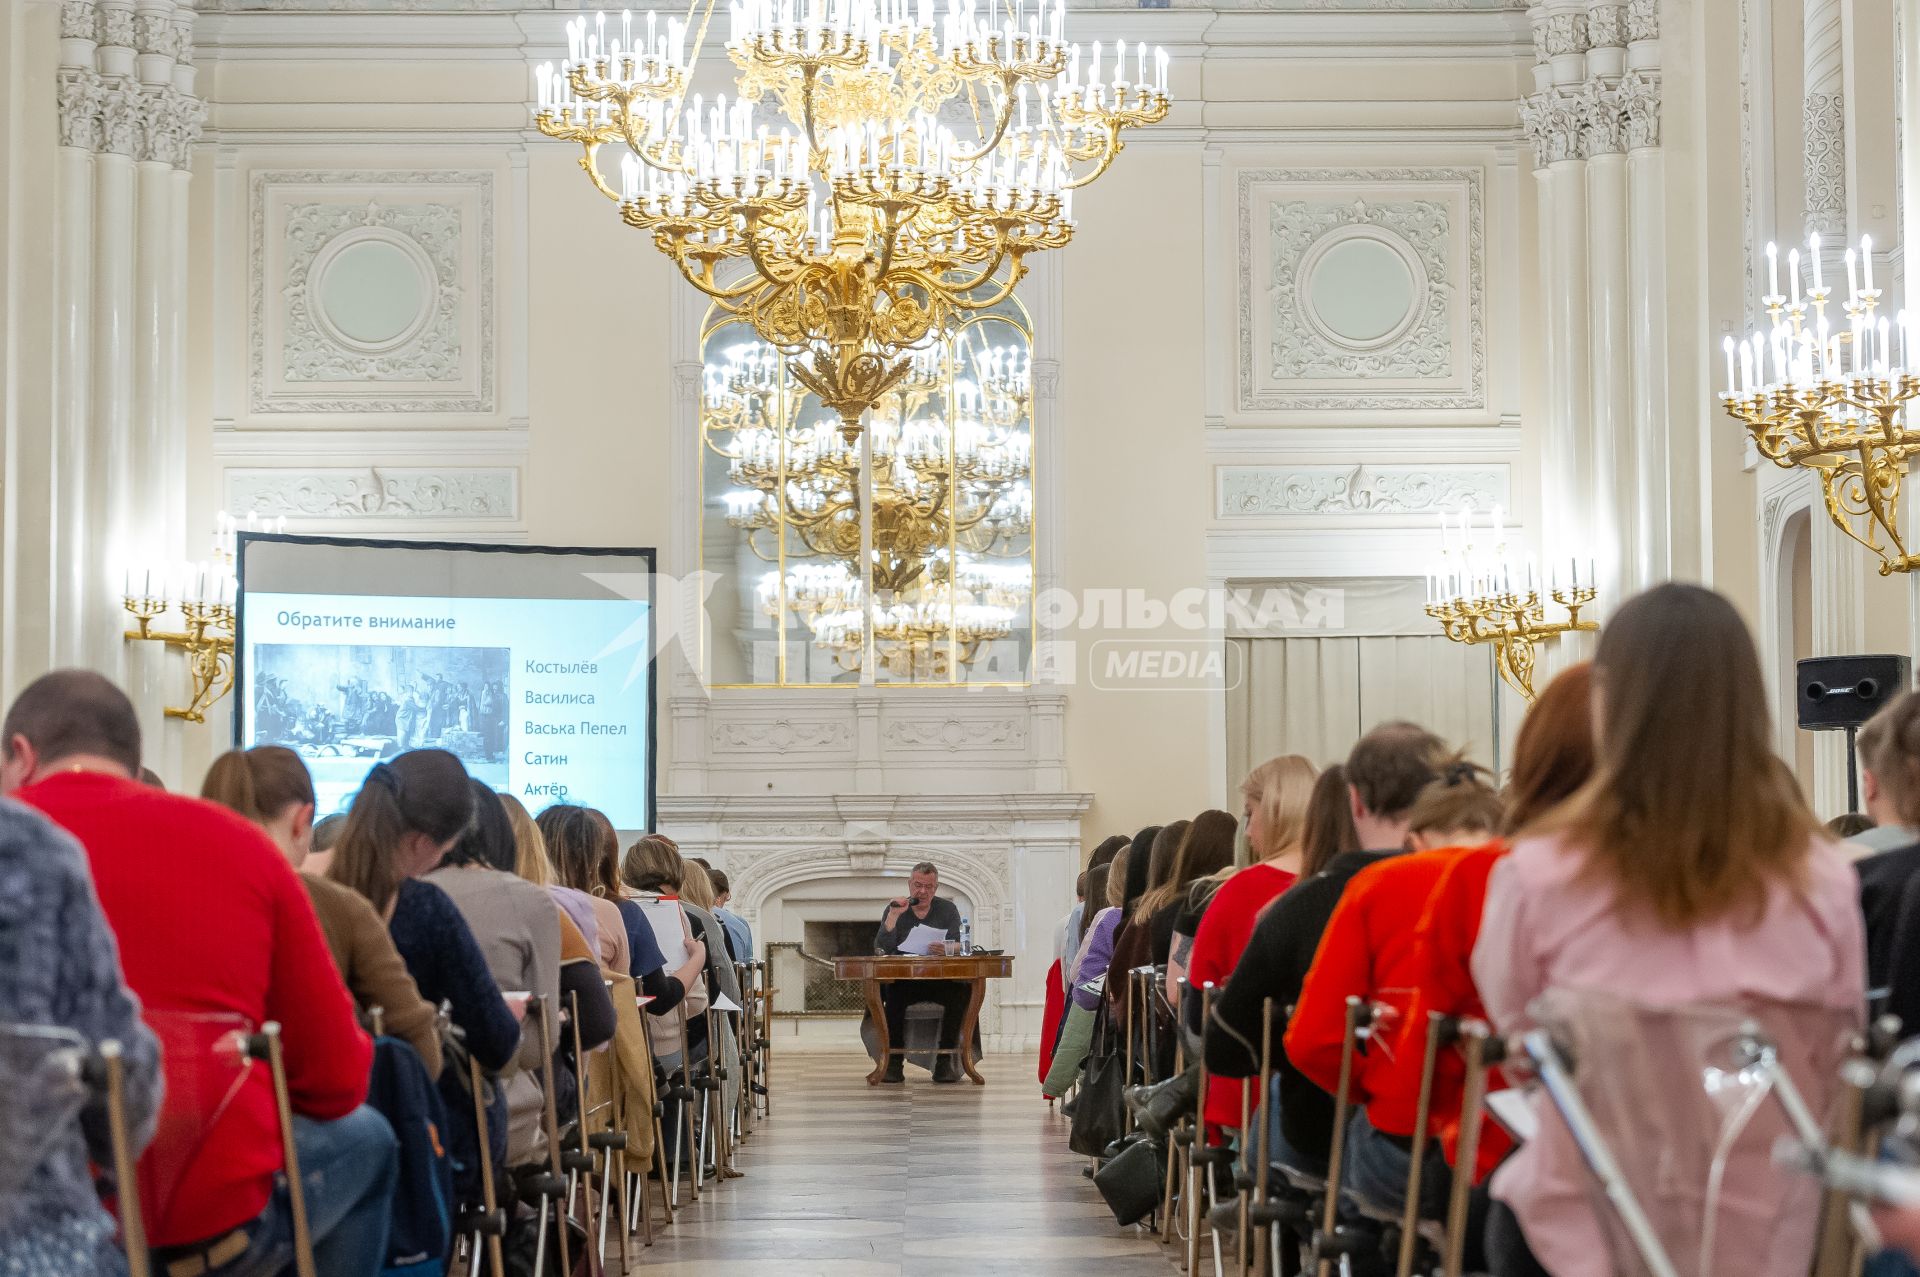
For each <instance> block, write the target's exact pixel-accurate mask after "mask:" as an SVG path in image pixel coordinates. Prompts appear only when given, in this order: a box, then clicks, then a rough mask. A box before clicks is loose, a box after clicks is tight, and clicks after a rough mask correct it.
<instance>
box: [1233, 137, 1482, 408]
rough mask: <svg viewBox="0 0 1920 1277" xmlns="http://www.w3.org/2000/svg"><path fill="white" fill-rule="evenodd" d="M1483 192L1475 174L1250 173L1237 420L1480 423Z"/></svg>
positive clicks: (1242, 224) (1243, 195)
mask: <svg viewBox="0 0 1920 1277" xmlns="http://www.w3.org/2000/svg"><path fill="white" fill-rule="evenodd" d="M1483 185H1484V174H1483V172H1482V170H1480V169H1477V168H1378V169H1262V168H1249V169H1243V170H1241V171H1240V172H1239V175H1238V182H1237V187H1236V189H1237V203H1236V220H1237V232H1238V236H1237V238H1238V248H1239V260H1238V267H1239V269H1238V271H1237V274H1238V317H1237V318H1238V329H1239V331H1238V342H1237V348H1238V352H1239V367H1238V370H1237V389H1238V402H1237V407H1238V409H1239V410H1240V411H1241V412H1279V411H1289V410H1309V411H1311V410H1323V411H1341V412H1353V411H1369V412H1371V411H1387V412H1396V411H1414V410H1435V409H1452V410H1469V411H1483V410H1485V408H1486V407H1487V390H1486V363H1487V350H1486V344H1487V319H1486V314H1485V309H1486V303H1485V296H1486V262H1485V256H1486V243H1485V240H1486V227H1485V218H1484V208H1483V194H1482V190H1483ZM1356 306H1358V307H1359V309H1357V310H1356V309H1355V307H1356Z"/></svg>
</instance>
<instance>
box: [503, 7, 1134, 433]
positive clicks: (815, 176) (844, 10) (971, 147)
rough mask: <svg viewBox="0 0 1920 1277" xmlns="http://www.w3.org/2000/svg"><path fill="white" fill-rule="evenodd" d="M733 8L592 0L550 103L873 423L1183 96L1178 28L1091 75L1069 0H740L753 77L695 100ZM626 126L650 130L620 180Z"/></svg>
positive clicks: (739, 309)
mask: <svg viewBox="0 0 1920 1277" xmlns="http://www.w3.org/2000/svg"><path fill="white" fill-rule="evenodd" d="M714 7H715V0H695V4H694V6H693V8H692V9H690V10H689V14H688V19H689V21H688V22H686V23H683V22H681V21H680V20H678V19H669V20H668V21H667V22H666V23H665V24H664V25H665V30H664V31H662V30H660V26H661V24H660V23H658V21H657V20H656V18H655V15H654V14H653V13H651V12H649V13H647V14H646V15H645V18H644V30H640V29H637V27H638V24H636V22H635V21H634V19H633V17H632V16H631V15H630V14H624V13H623V14H622V15H621V18H620V23H619V27H618V29H617V30H616V31H609V29H608V22H607V17H606V15H605V14H598V15H596V16H595V18H594V21H593V23H592V24H591V26H590V25H589V23H588V21H587V19H586V18H585V17H580V18H576V19H574V20H573V21H572V22H571V23H569V24H568V28H567V33H568V56H567V58H566V60H564V61H563V62H562V63H561V64H560V65H559V67H558V68H557V69H556V68H554V67H553V66H552V65H551V64H543V65H541V66H540V67H538V68H536V71H535V79H536V94H537V103H536V106H535V114H534V122H535V125H536V127H538V128H539V130H540V131H541V132H542V133H544V134H546V135H547V136H549V137H553V138H557V139H560V140H562V141H567V142H574V143H577V144H578V145H579V146H580V148H581V157H580V166H581V168H582V169H583V170H584V171H585V173H586V175H587V177H588V180H590V181H591V182H592V183H593V185H594V187H595V189H597V190H598V191H599V192H600V193H601V194H602V195H605V196H606V197H607V198H608V199H611V200H613V201H615V202H616V203H617V204H618V205H619V209H620V216H621V218H622V220H623V221H625V222H626V223H627V224H628V225H629V226H632V227H635V228H636V229H639V230H643V231H647V232H649V233H650V234H651V235H652V237H653V243H654V246H655V247H656V248H658V249H659V250H660V251H661V252H662V253H664V254H665V255H666V256H667V257H669V258H670V259H672V261H673V263H674V265H675V266H676V267H677V268H678V269H679V271H680V273H681V275H682V276H683V277H684V278H685V279H686V280H687V281H688V282H689V283H691V284H692V285H693V286H694V287H695V288H698V289H700V290H701V291H702V292H703V293H705V294H707V295H708V296H710V297H712V298H713V299H714V302H715V304H716V305H718V306H719V307H720V308H721V309H723V310H725V311H726V312H727V313H729V314H731V315H733V316H736V317H738V318H740V319H741V320H743V321H745V322H746V323H748V324H749V325H750V326H751V327H752V328H753V329H754V330H755V331H756V332H758V333H759V334H760V335H761V337H762V338H764V339H765V340H766V341H767V342H768V343H770V344H771V345H773V346H774V347H776V348H778V349H779V350H781V351H783V352H785V353H787V354H789V355H793V356H795V358H794V359H793V361H792V363H791V371H792V374H793V376H794V377H795V378H796V379H797V380H798V381H799V382H800V383H801V384H802V385H804V386H805V387H806V388H807V389H808V390H809V391H811V392H812V393H813V394H814V395H815V396H817V397H818V399H819V401H820V402H821V403H822V404H823V405H824V406H825V407H827V408H828V409H829V410H831V411H832V412H834V413H836V414H837V415H838V417H839V421H840V429H841V431H842V433H843V434H844V435H845V437H846V438H847V439H848V440H849V441H852V440H854V439H857V438H858V437H859V433H860V430H861V429H862V424H861V421H862V416H863V415H864V414H865V413H866V412H867V411H868V410H869V409H871V408H873V407H874V406H875V405H876V404H878V403H879V402H880V401H881V399H882V398H883V397H884V396H885V395H886V394H887V393H888V392H889V391H891V390H893V389H894V388H895V387H897V386H898V385H900V383H901V382H902V381H903V380H904V379H905V378H907V377H908V375H909V374H910V372H911V370H912V352H914V351H915V350H918V349H924V348H925V347H926V346H927V345H928V344H929V343H930V342H935V341H937V340H939V339H940V338H941V337H942V336H943V335H945V334H947V333H949V332H951V331H952V330H953V329H954V327H955V326H956V324H957V322H958V319H959V317H961V316H963V315H966V314H968V313H974V312H980V311H984V310H986V309H988V308H991V307H993V306H996V305H998V304H1000V303H1001V302H1002V301H1004V300H1006V299H1007V298H1008V297H1010V296H1011V295H1012V294H1013V291H1014V289H1015V288H1016V287H1017V286H1018V284H1019V283H1020V281H1021V279H1022V278H1023V277H1024V276H1025V274H1026V270H1027V258H1028V256H1029V255H1030V254H1032V253H1035V252H1039V251H1043V250H1046V249H1051V248H1058V247H1061V246H1064V245H1065V244H1066V243H1067V242H1068V241H1069V240H1071V239H1072V237H1073V231H1074V220H1073V191H1074V190H1075V189H1076V188H1078V187H1081V186H1085V185H1086V184H1088V183H1089V182H1092V181H1094V180H1095V179H1097V178H1099V177H1100V176H1101V175H1102V174H1103V173H1105V172H1106V171H1107V169H1108V168H1109V167H1110V166H1111V165H1112V164H1113V161H1114V159H1115V158H1116V157H1117V156H1118V155H1119V153H1120V151H1121V149H1122V147H1123V145H1124V144H1123V142H1122V141H1121V134H1122V132H1123V131H1125V130H1126V129H1130V128H1136V127H1140V126H1143V125H1148V124H1153V123H1157V122H1158V121H1160V120H1162V119H1164V118H1165V116H1166V114H1167V110H1168V107H1169V99H1168V97H1167V93H1166V88H1167V69H1168V59H1167V56H1166V54H1165V52H1164V51H1163V50H1158V49H1156V50H1155V51H1154V52H1153V56H1152V60H1151V64H1150V63H1149V58H1148V52H1147V49H1146V47H1145V46H1144V45H1136V46H1134V49H1133V51H1132V52H1133V56H1132V57H1131V58H1129V57H1128V50H1127V48H1126V44H1125V42H1124V41H1116V42H1115V43H1114V44H1113V45H1112V46H1111V47H1110V48H1109V49H1107V50H1106V51H1105V52H1106V53H1107V55H1108V56H1110V57H1111V58H1112V62H1111V63H1110V64H1109V65H1110V66H1111V67H1112V77H1111V79H1110V80H1109V79H1108V78H1107V77H1106V75H1105V74H1104V73H1103V70H1102V62H1103V58H1102V54H1103V50H1102V47H1101V45H1100V44H1099V43H1096V44H1095V45H1094V46H1093V55H1092V58H1091V60H1090V62H1089V63H1088V65H1087V66H1086V68H1085V76H1084V79H1083V75H1082V58H1081V51H1080V49H1079V48H1077V47H1074V46H1069V45H1067V44H1064V43H1062V41H1061V25H1062V21H1063V18H1064V14H1065V0H1052V3H1048V2H1047V0H1034V2H1032V3H1023V2H1022V0H1014V2H1012V3H1000V2H999V0H988V3H987V4H986V6H984V9H982V7H981V6H979V5H978V4H977V3H976V0H950V6H949V8H948V11H947V13H946V15H945V17H944V19H943V20H941V21H938V22H936V20H935V18H934V15H933V7H932V4H931V0H732V2H731V3H730V5H729V15H730V19H731V30H730V34H729V37H728V39H727V41H726V49H727V54H728V57H729V58H730V59H731V61H732V62H733V64H734V66H735V67H736V68H737V76H736V87H737V96H736V98H735V100H734V101H733V102H732V103H731V104H729V103H728V102H727V101H726V97H725V95H724V94H722V95H720V96H719V97H717V98H716V99H715V100H714V101H713V102H712V103H706V102H703V100H702V98H701V96H700V95H699V94H694V95H693V96H692V98H691V99H690V100H689V98H688V94H687V89H688V83H689V81H690V79H691V75H692V71H693V68H694V66H695V65H696V64H697V63H698V61H699V57H700V52H701V48H702V46H703V44H704V42H705V38H706V34H707V28H708V25H709V23H710V22H711V20H712V17H713V10H714ZM696 17H697V26H696V27H694V29H693V30H692V31H691V32H690V31H689V27H690V26H692V25H693V24H694V21H695V19H696ZM689 34H691V35H692V40H693V47H692V51H691V54H689V52H688V49H687V40H688V36H689ZM763 103H771V106H772V111H771V114H772V116H773V117H774V121H773V123H772V124H771V125H769V124H768V123H766V122H764V121H763V120H762V119H761V118H759V117H757V116H756V113H755V108H756V106H757V105H760V104H763ZM963 120H964V121H966V122H968V123H970V124H971V126H972V127H971V129H970V130H968V133H967V135H966V136H961V135H959V134H957V133H956V131H955V127H954V123H955V122H956V121H963ZM608 143H618V144H621V145H622V146H624V148H625V149H626V152H627V153H626V154H625V155H623V156H622V162H621V172H620V174H619V177H618V186H617V187H616V185H615V183H614V182H613V181H610V180H609V179H608V178H607V176H606V175H604V174H603V173H602V172H601V169H600V159H599V152H600V148H601V147H603V146H605V145H607V144H608Z"/></svg>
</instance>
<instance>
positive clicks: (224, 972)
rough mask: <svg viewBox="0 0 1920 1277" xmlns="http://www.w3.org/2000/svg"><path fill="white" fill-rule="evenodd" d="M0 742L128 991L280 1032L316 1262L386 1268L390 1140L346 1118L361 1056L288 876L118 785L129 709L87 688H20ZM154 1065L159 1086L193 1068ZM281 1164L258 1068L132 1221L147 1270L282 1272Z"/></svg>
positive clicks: (343, 1000) (7, 766)
mask: <svg viewBox="0 0 1920 1277" xmlns="http://www.w3.org/2000/svg"><path fill="white" fill-rule="evenodd" d="M0 734H3V738H4V757H3V758H0V790H5V791H7V792H10V793H12V794H14V796H15V797H17V798H19V799H20V800H21V801H23V802H25V803H27V804H29V805H31V806H34V807H37V808H39V809H40V810H41V811H42V812H44V813H45V814H46V815H48V816H49V817H51V818H52V819H53V821H54V822H55V823H56V824H59V825H61V826H63V827H64V828H65V829H66V830H67V831H68V832H70V833H72V834H73V835H74V836H75V837H76V838H78V839H79V841H80V843H81V845H82V846H83V847H84V848H85V849H86V852H87V859H88V862H89V865H90V868H91V872H92V875H93V882H94V887H95V890H96V891H97V893H98V896H99V900H100V906H101V909H102V910H103V912H104V913H105V915H106V918H107V921H108V923H109V924H110V925H111V926H112V928H113V931H114V934H115V938H116V940H117V941H118V944H119V949H120V961H121V966H122V969H123V971H124V973H125V978H126V982H127V985H128V987H130V988H131V989H132V990H133V991H134V993H135V994H136V995H138V997H139V998H140V1002H141V1005H142V1007H143V1008H144V1009H145V1011H146V1012H147V1013H149V1014H154V1013H194V1014H200V1015H205V1014H209V1013H227V1014H230V1015H232V1016H235V1017H238V1018H239V1020H241V1021H244V1023H245V1024H247V1025H248V1026H251V1027H253V1028H258V1027H259V1026H261V1025H263V1024H264V1023H266V1022H267V1021H277V1022H278V1023H279V1024H280V1025H281V1028H282V1037H281V1041H282V1043H283V1046H284V1054H285V1062H286V1074H287V1080H288V1085H289V1090H290V1092H291V1096H292V1101H293V1108H294V1110H295V1112H296V1114H297V1115H298V1116H297V1118H296V1121H295V1130H294V1132H293V1136H294V1142H295V1145H296V1147H297V1150H298V1153H299V1157H300V1161H301V1168H300V1169H301V1179H302V1183H303V1186H304V1187H305V1191H306V1203H307V1211H308V1215H309V1219H310V1223H311V1231H312V1237H313V1242H314V1258H315V1262H316V1265H317V1267H318V1269H319V1271H321V1272H324V1273H326V1274H328V1277H334V1275H335V1274H338V1275H339V1277H362V1275H365V1277H371V1274H374V1273H376V1272H378V1271H379V1270H380V1268H381V1266H382V1265H383V1264H384V1263H385V1260H386V1237H387V1228H388V1222H389V1221H388V1212H389V1202H390V1199H391V1197H392V1194H393V1182H394V1176H395V1174H396V1164H395V1145H394V1138H393V1132H392V1130H391V1129H389V1127H388V1126H387V1123H386V1120H385V1119H384V1118H382V1117H381V1116H380V1115H379V1114H378V1113H375V1112H374V1111H372V1110H371V1109H369V1108H366V1107H364V1105H363V1103H362V1102H363V1101H364V1100H365V1098H366V1093H367V1070H368V1065H369V1063H370V1061H371V1059H372V1042H371V1040H370V1039H369V1038H368V1037H367V1035H366V1034H365V1033H364V1032H362V1031H361V1029H360V1026H359V1024H358V1023H357V1022H356V1020H355V1016H354V1006H353V999H352V997H351V995H350V994H349V993H348V992H347V990H346V987H345V986H344V985H343V984H342V983H341V981H340V975H339V972H338V970H337V969H336V968H335V967H334V964H333V960H332V957H331V955H329V954H328V952H327V947H326V943H325V940H324V939H323V937H322V935H321V931H320V926H319V923H318V922H317V921H316V920H315V918H314V913H313V907H312V905H311V904H310V903H309V900H308V896H307V893H306V891H305V890H304V889H302V887H301V886H300V883H299V879H298V876H297V875H296V874H295V873H294V871H293V867H292V866H291V865H289V864H288V863H287V860H286V857H285V856H284V855H282V854H281V852H280V850H279V848H277V847H275V846H274V844H273V843H272V841H271V840H269V839H268V837H267V836H266V834H264V833H262V832H261V830H260V829H259V828H258V827H257V826H255V825H254V824H252V823H251V822H249V821H247V820H244V819H242V818H241V817H240V816H237V815H235V814H234V813H233V812H231V811H228V810H226V809H225V808H223V807H220V806H217V805H215V804H213V803H209V802H203V801H201V800H199V799H196V798H186V797H181V796H178V795H174V794H168V793H166V792H164V791H161V790H158V789H154V788H151V787H149V786H146V785H142V784H141V783H140V782H139V781H137V780H136V779H134V777H135V776H136V775H137V774H138V773H139V769H140V728H139V723H138V720H137V719H136V717H135V715H134V710H133V705H132V703H131V702H130V701H129V700H128V699H127V697H126V695H125V694H124V693H123V692H121V691H120V689H119V688H117V687H115V686H114V685H113V684H112V683H110V682H108V681H107V680H106V679H104V678H102V677H101V676H100V675H98V674H93V673H89V672H85V671H79V670H63V671H58V672H56V673H53V674H49V675H46V676H44V677H42V678H40V679H38V680H36V681H35V682H33V683H32V684H30V685H29V686H28V687H27V688H26V690H24V691H23V692H21V694H20V696H19V699H18V700H16V701H15V702H14V704H13V706H12V708H11V709H10V710H9V711H8V712H7V716H6V720H5V725H4V728H0ZM165 1063H166V1068H167V1069H168V1070H169V1072H171V1071H173V1070H174V1069H176V1068H189V1067H191V1066H192V1061H187V1060H176V1059H170V1060H168V1061H166V1062H165ZM170 1089H172V1088H170ZM181 1089H183V1090H185V1089H188V1088H181ZM161 1151H163V1150H158V1149H157V1148H156V1149H152V1150H149V1157H151V1156H152V1155H153V1154H154V1153H155V1152H161ZM165 1151H166V1152H171V1153H172V1154H173V1155H174V1156H175V1157H178V1156H179V1152H180V1151H179V1150H165ZM282 1166H283V1157H282V1153H281V1141H280V1132H279V1129H278V1117H277V1114H276V1109H275V1103H274V1096H273V1089H272V1086H271V1085H270V1084H269V1082H268V1079H267V1075H266V1073H265V1071H264V1070H257V1071H253V1072H252V1073H250V1074H249V1075H248V1076H247V1077H246V1079H245V1082H244V1085H243V1087H242V1089H241V1090H240V1091H239V1093H238V1094H237V1096H236V1097H235V1098H234V1099H233V1100H232V1102H231V1104H230V1105H228V1107H227V1108H226V1110H225V1111H224V1114H223V1115H222V1118H221V1120H220V1122H219V1123H218V1124H217V1125H216V1126H214V1127H213V1128H212V1129H211V1131H210V1132H208V1133H207V1135H206V1138H205V1141H204V1143H203V1144H202V1145H201V1146H200V1148H199V1149H198V1150H197V1153H196V1155H195V1156H193V1158H192V1161H191V1164H190V1165H188V1166H187V1167H186V1169H185V1172H184V1178H183V1179H182V1181H181V1182H180V1183H179V1185H178V1191H176V1192H175V1193H173V1194H172V1196H171V1200H170V1202H169V1205H168V1209H166V1210H165V1211H163V1212H160V1213H158V1214H157V1215H155V1216H154V1217H152V1218H149V1219H148V1220H147V1221H146V1222H147V1230H148V1240H149V1242H150V1243H151V1244H152V1246H153V1247H154V1249H155V1253H156V1256H157V1258H158V1267H159V1271H161V1272H162V1273H186V1272H193V1273H196V1274H198V1273H218V1274H223V1275H225V1274H241V1275H245V1277H254V1275H255V1274H271V1273H276V1272H279V1271H280V1270H281V1269H282V1268H284V1267H285V1266H286V1265H287V1264H288V1263H289V1262H290V1259H291V1221H290V1217H289V1210H288V1199H287V1196H286V1192H285V1190H284V1188H277V1187H276V1184H275V1176H276V1175H277V1174H278V1172H279V1171H280V1170H281V1169H282Z"/></svg>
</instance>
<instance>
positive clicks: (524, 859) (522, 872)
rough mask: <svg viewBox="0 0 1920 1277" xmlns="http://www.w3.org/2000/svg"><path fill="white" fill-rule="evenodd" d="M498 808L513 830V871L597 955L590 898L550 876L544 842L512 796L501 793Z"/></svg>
mask: <svg viewBox="0 0 1920 1277" xmlns="http://www.w3.org/2000/svg"><path fill="white" fill-rule="evenodd" d="M498 797H499V799H500V805H501V806H502V807H504V808H505V809H506V812H507V824H508V825H509V826H510V827H511V828H512V829H513V872H514V873H515V874H517V875H518V876H519V877H522V878H525V879H526V880H527V881H528V882H530V883H532V884H533V885H534V886H536V887H545V888H546V889H547V894H548V895H550V896H552V897H553V902H554V903H555V904H557V905H559V906H560V910H561V912H562V913H565V914H566V915H567V919H568V921H570V922H572V923H573V925H574V926H575V927H576V928H577V929H578V930H579V932H580V935H581V937H582V938H583V939H585V940H586V942H587V950H588V952H590V953H592V954H594V955H596V959H597V957H598V954H599V952H600V919H599V916H598V915H597V914H595V913H594V911H593V897H591V896H589V895H587V893H586V892H584V891H575V890H574V889H573V888H572V887H563V886H561V885H560V880H559V879H558V878H556V877H555V876H554V872H553V861H551V860H549V859H548V858H547V840H546V839H545V838H544V837H543V836H542V835H541V833H540V826H539V825H537V824H535V823H534V821H533V816H532V815H531V814H529V813H528V811H527V809H526V807H525V806H524V805H523V804H522V803H521V802H520V800H519V799H518V798H515V797H514V796H513V795H512V794H509V793H506V792H504V791H502V792H501V793H500V794H499V795H498Z"/></svg>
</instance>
